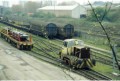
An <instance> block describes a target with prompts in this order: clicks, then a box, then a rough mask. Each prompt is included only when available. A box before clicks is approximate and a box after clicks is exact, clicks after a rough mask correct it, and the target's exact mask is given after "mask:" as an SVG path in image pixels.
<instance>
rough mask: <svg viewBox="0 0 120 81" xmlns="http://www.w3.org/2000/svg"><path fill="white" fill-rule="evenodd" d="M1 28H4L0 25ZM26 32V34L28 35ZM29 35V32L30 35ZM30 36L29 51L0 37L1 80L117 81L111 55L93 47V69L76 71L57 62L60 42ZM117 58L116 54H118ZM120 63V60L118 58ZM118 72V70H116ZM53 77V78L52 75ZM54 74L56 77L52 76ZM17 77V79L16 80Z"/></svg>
mask: <svg viewBox="0 0 120 81" xmlns="http://www.w3.org/2000/svg"><path fill="white" fill-rule="evenodd" d="M0 25H1V27H0V28H2V27H5V26H6V25H3V24H0ZM27 33H28V32H27ZM29 34H30V33H29ZM31 35H32V39H33V43H34V47H33V49H32V50H31V51H25V50H23V51H21V50H18V49H16V48H15V47H13V46H11V45H10V44H8V43H7V42H5V40H4V39H1V38H0V79H1V80H3V79H4V80H12V79H14V80H17V79H19V80H21V79H22V80H23V79H24V80H27V79H34V80H40V79H44V80H45V79H50V80H55V79H60V80H61V79H62V80H88V79H90V80H111V79H113V80H119V79H120V78H119V76H115V75H113V74H112V72H113V66H112V65H113V62H112V57H111V55H110V54H111V52H110V51H108V50H104V49H101V48H98V47H95V46H91V45H88V43H86V44H85V45H86V46H88V47H90V48H91V51H92V56H93V58H95V60H96V66H95V67H93V68H92V69H90V70H84V69H82V70H81V69H78V70H75V69H73V68H70V67H68V66H66V65H65V64H64V63H62V61H61V60H60V59H59V51H60V50H61V49H62V47H63V40H59V39H52V40H51V39H49V38H43V37H40V36H36V35H33V34H31ZM118 57H119V55H118ZM118 61H119V62H120V59H118ZM116 71H118V70H116ZM52 74H53V75H52ZM55 75H57V76H55ZM18 76H20V77H18Z"/></svg>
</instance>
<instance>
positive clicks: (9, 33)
mask: <svg viewBox="0 0 120 81" xmlns="http://www.w3.org/2000/svg"><path fill="white" fill-rule="evenodd" d="M0 36H1V37H2V38H4V39H5V40H6V41H7V42H9V43H10V44H12V45H14V46H15V47H17V48H18V49H20V50H31V49H32V48H33V41H32V37H31V35H30V36H29V35H27V34H25V33H23V32H20V31H17V30H13V29H11V28H8V27H6V28H3V29H1V31H0Z"/></svg>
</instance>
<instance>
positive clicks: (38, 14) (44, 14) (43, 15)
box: [32, 12, 55, 18]
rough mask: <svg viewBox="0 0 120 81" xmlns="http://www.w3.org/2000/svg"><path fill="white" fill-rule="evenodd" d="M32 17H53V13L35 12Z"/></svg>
mask: <svg viewBox="0 0 120 81" xmlns="http://www.w3.org/2000/svg"><path fill="white" fill-rule="evenodd" d="M32 17H37V18H54V17H55V15H54V14H51V13H43V12H35V13H34V14H33V15H32Z"/></svg>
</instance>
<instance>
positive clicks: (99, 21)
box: [88, 0, 120, 71]
mask: <svg viewBox="0 0 120 81" xmlns="http://www.w3.org/2000/svg"><path fill="white" fill-rule="evenodd" d="M88 3H89V5H90V6H91V8H92V11H93V13H94V15H95V17H96V19H97V22H98V23H99V24H100V27H101V28H102V29H103V31H104V33H105V35H106V37H107V40H108V44H109V46H110V49H111V50H112V54H113V56H114V57H113V58H115V62H116V64H117V67H118V70H119V71H120V65H119V63H118V60H117V56H116V53H115V50H114V48H113V46H112V43H111V40H110V36H109V34H108V33H107V31H106V29H105V27H104V26H103V24H102V21H103V19H104V18H105V16H106V15H107V14H108V12H109V11H110V9H111V6H112V3H111V5H110V7H109V8H108V9H107V5H108V4H106V9H105V13H104V14H103V17H102V19H101V20H100V19H99V18H98V16H97V14H96V12H95V9H94V8H93V6H92V4H91V3H90V1H89V0H88Z"/></svg>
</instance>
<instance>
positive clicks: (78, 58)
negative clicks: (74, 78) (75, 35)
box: [60, 39, 95, 68]
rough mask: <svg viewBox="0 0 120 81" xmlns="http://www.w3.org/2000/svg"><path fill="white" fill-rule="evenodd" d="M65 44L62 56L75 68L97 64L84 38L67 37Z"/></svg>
mask: <svg viewBox="0 0 120 81" xmlns="http://www.w3.org/2000/svg"><path fill="white" fill-rule="evenodd" d="M63 45H64V48H63V49H62V50H61V51H60V58H61V59H62V60H63V62H65V63H66V64H68V65H70V66H72V67H75V68H91V67H93V66H94V65H95V60H93V59H92V58H91V52H90V48H89V47H85V46H84V42H83V41H82V40H77V39H67V40H65V41H64V42H63Z"/></svg>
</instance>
